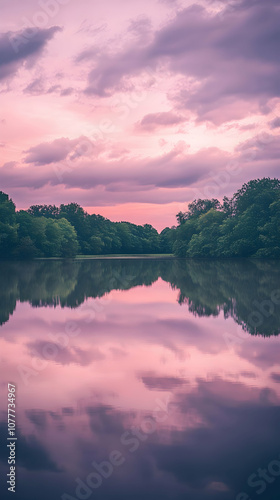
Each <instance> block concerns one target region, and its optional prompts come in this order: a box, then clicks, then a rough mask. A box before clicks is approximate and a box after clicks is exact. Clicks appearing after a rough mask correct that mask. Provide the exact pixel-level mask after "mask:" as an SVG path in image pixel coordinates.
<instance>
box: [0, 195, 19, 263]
mask: <svg viewBox="0 0 280 500" xmlns="http://www.w3.org/2000/svg"><path fill="white" fill-rule="evenodd" d="M16 244H17V223H16V207H15V204H14V203H13V201H12V200H11V199H10V198H9V196H8V195H7V194H5V193H3V192H2V191H0V257H1V258H7V257H11V256H13V255H14V253H15V249H16Z"/></svg>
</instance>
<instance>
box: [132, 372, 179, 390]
mask: <svg viewBox="0 0 280 500" xmlns="http://www.w3.org/2000/svg"><path fill="white" fill-rule="evenodd" d="M140 378H141V380H142V382H143V384H144V385H145V386H146V387H147V388H148V389H150V390H156V391H172V390H174V389H176V388H177V387H180V386H182V385H184V384H185V383H186V382H187V381H186V380H185V379H184V378H180V377H171V376H170V377H168V376H158V375H155V374H153V373H147V374H144V375H142V376H140Z"/></svg>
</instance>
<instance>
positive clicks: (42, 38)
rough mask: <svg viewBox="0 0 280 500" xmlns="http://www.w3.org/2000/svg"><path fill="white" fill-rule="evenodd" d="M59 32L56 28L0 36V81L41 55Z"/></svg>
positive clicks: (26, 30) (8, 33)
mask: <svg viewBox="0 0 280 500" xmlns="http://www.w3.org/2000/svg"><path fill="white" fill-rule="evenodd" d="M34 30H35V28H34ZM59 31H61V28H59V27H58V26H53V27H52V28H48V29H41V30H40V29H36V31H34V32H33V34H30V29H28V28H27V29H25V30H23V31H18V32H7V33H2V34H0V80H4V79H7V78H10V77H11V76H14V75H15V74H16V72H17V71H18V69H19V68H20V67H21V66H22V65H23V64H25V63H26V62H27V61H29V62H30V61H31V60H32V59H33V60H34V58H37V57H38V56H39V55H41V53H42V51H43V49H44V48H45V46H46V45H47V43H48V42H49V41H50V40H51V39H52V38H53V37H54V35H55V34H56V33H57V32H59Z"/></svg>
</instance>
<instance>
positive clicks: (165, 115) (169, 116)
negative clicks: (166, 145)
mask: <svg viewBox="0 0 280 500" xmlns="http://www.w3.org/2000/svg"><path fill="white" fill-rule="evenodd" d="M184 121H185V118H183V117H182V116H178V115H176V114H175V113H172V112H171V111H169V112H161V113H150V114H148V115H146V116H144V118H143V119H142V120H141V122H140V124H139V128H142V129H144V130H154V129H156V128H158V127H171V126H172V125H178V124H179V123H182V122H184Z"/></svg>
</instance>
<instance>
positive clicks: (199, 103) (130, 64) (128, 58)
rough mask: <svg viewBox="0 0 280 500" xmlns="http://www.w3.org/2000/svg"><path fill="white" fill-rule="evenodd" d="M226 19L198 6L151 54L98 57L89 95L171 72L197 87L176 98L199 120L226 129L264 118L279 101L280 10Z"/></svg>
mask: <svg viewBox="0 0 280 500" xmlns="http://www.w3.org/2000/svg"><path fill="white" fill-rule="evenodd" d="M223 14H224V15H223V16H222V20H221V16H220V15H213V14H210V13H209V12H208V11H207V9H206V8H204V7H203V6H201V5H192V6H191V7H188V8H186V9H182V10H180V11H177V14H176V15H175V17H174V18H173V19H171V20H170V21H169V22H168V23H167V24H166V25H164V26H163V27H161V28H160V29H159V30H158V31H156V32H155V33H154V37H153V39H152V40H151V41H150V42H149V44H148V45H147V46H140V47H139V44H137V43H135V45H131V44H130V45H129V47H125V48H124V49H122V50H119V51H118V52H116V53H115V54H112V53H109V52H108V53H107V54H106V53H102V55H98V54H97V53H96V51H93V52H92V59H93V60H94V69H92V70H91V71H90V73H89V77H88V86H87V89H86V92H87V93H89V94H96V95H98V96H100V97H106V96H108V95H111V94H112V93H114V92H115V91H117V90H120V89H122V88H124V85H125V78H129V77H131V76H135V75H139V74H141V72H143V71H145V69H149V70H150V71H156V70H157V69H158V68H159V67H160V65H162V64H165V65H166V68H167V69H168V70H169V71H171V72H172V73H173V74H175V75H181V76H183V77H186V78H187V79H189V78H193V79H194V81H195V86H194V88H193V89H192V90H191V91H190V89H189V88H188V86H187V80H186V81H185V84H183V85H182V86H181V88H180V89H176V88H175V89H174V91H173V95H172V96H170V98H171V99H172V100H174V101H175V102H177V106H178V108H180V109H182V108H187V109H190V110H192V111H194V112H196V113H197V115H198V117H199V119H204V120H212V121H214V122H216V123H221V122H222V121H226V120H231V119H233V118H241V117H243V116H245V115H246V113H247V112H248V111H250V110H251V111H252V110H254V111H257V110H260V111H262V110H264V109H265V104H266V103H267V101H268V100H269V99H271V98H274V97H279V96H280V60H279V57H278V53H279V44H280V34H279V21H280V11H279V4H277V2H275V0H268V1H267V2H265V3H264V2H263V1H262V0H254V1H253V2H251V1H249V0H242V1H241V2H239V3H238V4H236V7H235V9H231V8H229V7H225V8H224V11H223ZM87 58H88V59H89V58H90V54H89V52H88V53H87Z"/></svg>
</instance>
